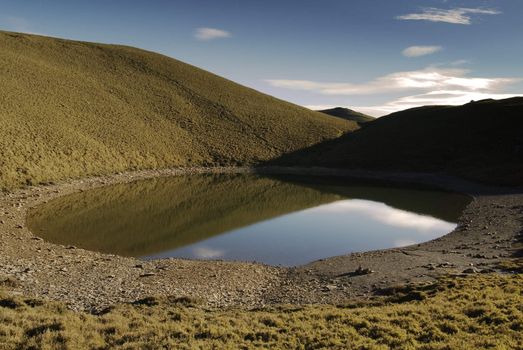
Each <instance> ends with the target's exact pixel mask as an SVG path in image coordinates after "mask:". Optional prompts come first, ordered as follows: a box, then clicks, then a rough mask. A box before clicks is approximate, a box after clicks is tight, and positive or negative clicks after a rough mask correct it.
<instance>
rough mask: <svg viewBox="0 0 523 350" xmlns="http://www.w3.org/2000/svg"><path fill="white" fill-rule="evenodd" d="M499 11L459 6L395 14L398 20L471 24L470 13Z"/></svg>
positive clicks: (496, 13)
mask: <svg viewBox="0 0 523 350" xmlns="http://www.w3.org/2000/svg"><path fill="white" fill-rule="evenodd" d="M500 13H501V12H499V11H497V10H494V9H485V8H467V7H460V8H455V9H450V10H444V9H438V8H433V7H431V8H425V9H423V11H422V12H421V13H409V14H406V15H402V16H397V17H396V19H400V20H414V21H430V22H445V23H452V24H465V25H468V24H471V23H472V19H471V16H470V15H473V14H483V15H498V14H500Z"/></svg>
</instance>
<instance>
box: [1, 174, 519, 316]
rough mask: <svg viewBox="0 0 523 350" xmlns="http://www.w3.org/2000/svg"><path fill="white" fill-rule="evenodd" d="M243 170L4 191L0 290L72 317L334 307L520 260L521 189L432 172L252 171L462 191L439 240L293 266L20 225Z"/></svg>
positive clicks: (121, 177) (108, 178) (105, 179)
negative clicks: (151, 299) (61, 239)
mask: <svg viewBox="0 0 523 350" xmlns="http://www.w3.org/2000/svg"><path fill="white" fill-rule="evenodd" d="M249 171H252V170H251V169H247V168H213V169H206V168H198V169H171V170H162V171H140V172H132V173H123V174H117V175H112V176H103V177H97V178H90V179H85V180H75V181H70V182H65V183H59V184H49V185H46V186H37V187H29V188H26V189H21V190H17V191H14V192H8V193H2V194H0V239H1V241H2V244H1V245H0V286H2V287H4V288H7V289H8V290H9V291H10V292H11V293H15V294H23V295H31V296H40V297H45V298H48V299H53V300H61V301H64V302H66V303H67V304H68V305H69V306H70V307H71V308H72V309H75V310H87V311H96V310H100V309H103V308H105V307H107V306H109V305H111V304H114V303H118V302H130V301H134V300H137V299H140V298H143V297H146V296H151V295H173V296H189V297H193V298H198V299H202V300H203V301H204V302H206V303H207V304H208V305H209V306H214V307H222V306H231V305H235V306H244V307H249V308H250V307H257V306H263V305H267V304H281V303H293V304H294V303H297V304H300V303H302V304H309V303H339V302H343V301H345V300H347V299H354V298H362V297H363V298H365V297H368V296H371V295H375V294H376V293H380V291H381V290H383V289H384V288H387V287H390V286H394V285H400V284H405V283H410V282H424V281H427V282H430V281H431V280H434V279H435V278H437V277H438V276H440V275H443V274H470V273H482V272H491V271H496V270H498V269H499V266H498V265H499V263H500V261H502V260H506V259H508V258H511V257H515V256H516V255H518V254H520V253H521V247H520V245H521V241H522V235H523V230H522V228H523V190H522V189H507V188H493V187H485V186H481V185H477V184H472V183H468V182H464V181H461V180H458V179H454V178H449V177H445V176H436V175H430V174H425V175H420V174H383V173H370V172H363V171H348V170H347V171H334V170H325V169H285V168H264V169H261V170H257V171H259V172H266V173H276V172H280V173H281V172H292V173H304V172H307V173H310V174H316V175H324V174H328V175H333V174H335V175H340V176H351V177H359V178H373V179H387V181H397V182H407V183H423V184H428V185H432V186H437V187H442V188H446V189H450V190H454V191H459V192H463V193H467V194H469V195H471V196H472V197H473V198H474V199H473V200H472V202H471V203H470V204H469V205H468V207H467V208H466V209H465V211H464V212H463V214H462V216H461V218H460V220H459V226H458V227H457V228H456V230H454V231H453V232H451V233H449V234H448V235H446V236H443V237H441V238H439V239H436V240H433V241H430V242H426V243H423V244H418V245H414V246H409V247H405V248H394V249H387V250H380V251H372V252H364V253H353V254H349V255H345V256H338V257H332V258H327V259H322V260H319V261H316V262H313V263H311V264H308V265H305V266H300V267H295V268H283V267H272V266H266V265H262V264H256V263H243V262H225V261H195V260H183V259H163V260H155V261H140V260H137V259H134V258H124V257H119V256H115V255H107V254H101V253H96V252H90V251H86V250H83V249H79V248H76V247H72V246H60V245H55V244H51V243H48V242H46V241H44V240H42V239H40V238H38V237H36V236H34V235H33V234H32V233H31V232H30V231H29V230H28V229H27V227H26V226H25V216H26V213H27V211H28V209H29V208H31V207H33V206H37V205H39V204H42V203H45V202H47V201H49V200H51V199H53V198H56V197H58V196H63V195H66V194H69V193H73V192H76V191H84V190H88V189H91V188H95V187H98V186H104V185H109V184H114V183H120V182H128V181H134V180H138V179H144V178H150V177H155V176H173V175H181V174H187V173H202V172H249ZM518 249H519V250H518Z"/></svg>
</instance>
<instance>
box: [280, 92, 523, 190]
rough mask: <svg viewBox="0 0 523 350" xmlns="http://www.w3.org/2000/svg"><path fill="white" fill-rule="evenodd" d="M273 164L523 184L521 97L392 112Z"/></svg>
mask: <svg viewBox="0 0 523 350" xmlns="http://www.w3.org/2000/svg"><path fill="white" fill-rule="evenodd" d="M279 163H285V164H302V165H303V164H306V165H312V164H313V165H321V166H327V167H336V168H338V167H348V168H367V169H368V168H372V169H379V170H401V171H429V172H444V173H449V174H453V175H459V176H463V177H466V178H469V179H473V180H479V181H485V182H491V183H498V184H518V185H523V97H517V98H511V99H505V100H483V101H476V102H472V103H467V104H465V105H463V106H425V107H419V108H413V109H409V110H405V111H402V112H397V113H393V114H390V115H388V116H385V117H382V118H378V119H376V120H375V121H373V122H371V123H367V124H366V125H365V127H364V128H362V129H360V130H358V131H356V132H353V133H350V134H346V135H344V136H342V137H340V138H338V139H336V140H334V141H330V142H325V143H323V144H321V145H319V146H314V147H310V148H308V149H305V150H302V151H299V152H295V153H294V154H290V155H287V156H285V157H282V159H280V160H279Z"/></svg>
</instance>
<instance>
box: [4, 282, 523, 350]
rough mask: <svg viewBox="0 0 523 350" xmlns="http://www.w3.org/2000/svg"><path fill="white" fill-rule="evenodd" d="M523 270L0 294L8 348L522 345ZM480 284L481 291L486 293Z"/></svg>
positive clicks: (348, 347) (444, 346) (429, 347)
mask: <svg viewBox="0 0 523 350" xmlns="http://www.w3.org/2000/svg"><path fill="white" fill-rule="evenodd" d="M522 285H523V280H522V277H521V275H518V274H516V275H510V274H504V275H501V274H478V275H475V276H472V277H468V278H461V279H446V280H441V281H440V282H439V283H435V284H432V285H428V286H427V285H425V286H419V287H414V288H413V287H398V288H396V289H391V290H390V291H388V292H389V294H392V295H391V296H390V297H388V299H385V300H381V301H380V300H373V301H371V302H369V303H368V304H365V303H362V304H359V305H358V304H353V305H345V306H328V305H324V306H321V305H316V306H293V307H290V306H287V307H277V308H276V307H275V308H265V309H254V310H241V309H225V310H212V309H209V308H207V307H205V306H202V305H199V304H198V303H194V302H193V301H191V300H188V299H187V298H179V299H176V298H167V299H156V298H147V299H144V300H141V301H139V302H136V303H135V304H134V305H129V304H127V305H117V306H114V307H112V308H110V309H108V310H107V311H106V312H105V313H103V314H101V315H90V314H85V313H75V312H73V311H70V310H67V309H66V308H65V307H64V305H61V304H57V303H53V302H45V301H42V300H35V299H31V298H23V297H9V296H6V295H3V296H2V295H1V294H0V343H1V344H4V349H114V348H124V349H157V348H158V349H161V348H163V349H165V348H168V349H171V348H172V349H255V348H256V349H376V350H378V349H521V348H522V347H523V338H522V337H521V331H522V329H523V328H522V324H523V308H522V304H521V293H522ZM478 291H481V292H479V293H478Z"/></svg>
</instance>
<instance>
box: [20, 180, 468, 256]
mask: <svg viewBox="0 0 523 350" xmlns="http://www.w3.org/2000/svg"><path fill="white" fill-rule="evenodd" d="M468 202H469V198H468V197H466V196H464V195H460V194H455V193H448V192H443V191H435V190H425V189H408V188H399V187H393V186H388V185H383V184H365V183H361V182H357V181H354V180H347V179H344V180H342V179H339V178H327V177H317V178H311V177H301V176H279V175H278V176H261V175H245V174H232V175H231V174H209V175H191V176H175V177H167V178H155V179H149V180H141V181H136V182H131V183H125V184H117V185H111V186H106V187H100V188H96V189H92V190H89V191H85V192H80V193H74V194H71V195H67V196H63V197H60V198H57V199H54V200H52V201H49V202H48V203H46V204H43V205H41V206H38V207H36V208H34V209H32V210H31V211H30V212H29V214H28V217H27V224H28V226H29V228H30V229H31V230H32V232H33V233H34V234H35V235H37V236H39V237H42V238H44V239H45V240H47V241H50V242H53V243H58V244H64V245H74V246H77V247H79V248H84V249H88V250H93V251H98V252H104V253H111V254H118V255H123V256H133V257H138V258H141V259H157V258H169V257H179V258H191V259H222V260H243V261H257V262H262V263H266V264H272V265H285V266H294V265H300V264H305V263H307V262H311V261H313V260H317V259H321V258H327V257H330V256H335V255H342V254H347V253H350V252H357V251H367V250H374V249H383V248H391V247H401V246H406V245H410V244H415V243H420V242H424V241H428V240H431V239H434V238H437V237H439V236H442V235H444V234H446V233H448V232H450V231H452V230H453V229H454V227H455V226H456V221H457V219H458V217H459V216H460V214H461V212H462V211H463V209H464V207H465V206H466V205H467V203H468Z"/></svg>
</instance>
